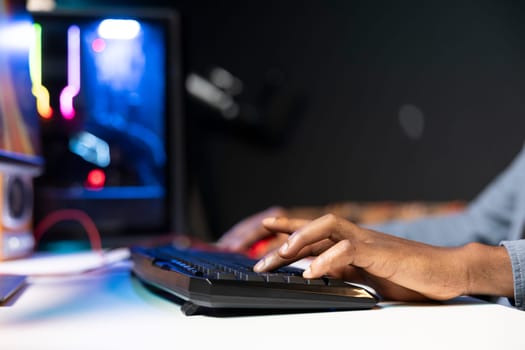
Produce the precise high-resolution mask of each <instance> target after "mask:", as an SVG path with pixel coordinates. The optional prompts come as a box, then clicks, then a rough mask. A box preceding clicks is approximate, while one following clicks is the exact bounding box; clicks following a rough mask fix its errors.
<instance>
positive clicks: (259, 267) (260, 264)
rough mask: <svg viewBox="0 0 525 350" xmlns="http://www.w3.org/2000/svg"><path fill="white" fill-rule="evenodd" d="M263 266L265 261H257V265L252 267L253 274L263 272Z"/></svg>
mask: <svg viewBox="0 0 525 350" xmlns="http://www.w3.org/2000/svg"><path fill="white" fill-rule="evenodd" d="M265 265H266V261H265V259H264V258H263V259H261V260H259V262H258V263H257V264H255V266H254V267H253V271H255V272H263V271H264V267H265Z"/></svg>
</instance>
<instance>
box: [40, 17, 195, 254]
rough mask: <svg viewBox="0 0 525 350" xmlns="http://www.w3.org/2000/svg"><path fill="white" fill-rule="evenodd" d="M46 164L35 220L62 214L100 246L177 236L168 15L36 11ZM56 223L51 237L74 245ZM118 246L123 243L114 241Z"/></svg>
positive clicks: (177, 95) (179, 199)
mask: <svg viewBox="0 0 525 350" xmlns="http://www.w3.org/2000/svg"><path fill="white" fill-rule="evenodd" d="M32 15H33V18H34V27H35V32H36V38H37V43H38V44H37V48H38V50H37V51H38V52H37V54H36V58H35V63H34V65H35V66H36V67H37V69H35V71H37V72H36V73H35V74H36V75H37V77H36V79H34V80H36V81H37V85H39V89H40V90H39V91H40V92H41V93H40V94H39V95H38V96H37V102H38V103H37V106H38V114H39V120H40V125H41V129H42V145H43V155H44V158H45V160H46V161H45V168H44V172H43V174H42V175H41V176H40V177H39V178H38V179H37V181H36V186H35V187H36V188H35V220H36V222H39V221H41V220H44V219H45V218H46V217H47V216H49V215H51V214H52V213H53V212H56V211H59V210H65V209H74V210H77V211H82V212H83V213H85V214H87V215H89V217H90V218H91V219H92V220H93V221H94V223H95V225H96V226H97V228H98V230H99V232H100V233H101V236H102V240H103V241H104V239H106V241H107V242H110V241H111V242H114V241H119V242H123V243H125V242H126V241H127V240H128V239H130V240H133V239H135V238H137V237H139V236H140V237H142V236H143V235H144V236H146V235H157V234H167V233H174V232H180V231H184V230H185V219H184V216H185V213H184V203H183V202H184V186H183V184H184V179H183V178H184V161H183V159H182V156H183V151H182V147H183V139H182V138H183V135H184V132H183V120H182V93H181V86H182V85H181V84H182V69H181V52H180V47H181V45H180V36H179V34H180V33H179V30H180V24H179V17H178V15H177V13H176V11H175V10H173V9H160V8H159V9H144V8H140V9H139V8H137V9H107V8H104V9H95V10H93V9H92V10H74V11H69V10H55V11H52V12H34V13H33V14H32ZM79 232H80V234H83V233H82V229H81V227H80V226H79V224H78V222H75V220H69V221H67V220H62V222H60V223H57V224H55V225H54V226H53V227H52V228H50V229H49V232H47V233H46V234H45V236H43V238H44V237H47V239H49V240H54V239H55V238H56V239H59V238H60V239H70V238H73V239H76V238H77V237H78V235H79ZM118 244H121V243H118Z"/></svg>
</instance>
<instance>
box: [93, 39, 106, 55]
mask: <svg viewBox="0 0 525 350" xmlns="http://www.w3.org/2000/svg"><path fill="white" fill-rule="evenodd" d="M91 48H92V49H93V51H95V52H98V53H100V52H102V51H104V49H105V48H106V41H105V40H104V39H102V38H97V39H95V40H93V42H92V43H91Z"/></svg>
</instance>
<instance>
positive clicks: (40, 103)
mask: <svg viewBox="0 0 525 350" xmlns="http://www.w3.org/2000/svg"><path fill="white" fill-rule="evenodd" d="M33 28H34V31H35V40H34V44H33V45H31V49H30V50H29V73H30V76H31V82H32V84H33V88H32V89H31V92H32V94H33V95H34V96H35V97H36V109H37V111H38V114H39V115H40V116H41V117H42V118H44V119H49V118H51V117H52V116H53V109H52V108H51V105H50V104H49V91H48V90H47V88H46V87H45V86H43V85H42V26H41V25H40V24H38V23H34V24H33Z"/></svg>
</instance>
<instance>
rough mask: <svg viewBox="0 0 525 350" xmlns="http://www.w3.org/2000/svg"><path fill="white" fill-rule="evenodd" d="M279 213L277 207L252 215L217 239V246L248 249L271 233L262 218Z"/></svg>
mask: <svg viewBox="0 0 525 350" xmlns="http://www.w3.org/2000/svg"><path fill="white" fill-rule="evenodd" d="M278 213H279V211H278V209H277V208H270V209H268V210H265V211H263V212H261V213H258V214H255V215H252V216H250V217H249V218H247V219H245V220H243V221H241V222H240V223H238V224H237V225H235V226H233V227H232V228H231V229H230V230H229V231H227V232H226V233H225V234H224V235H223V236H222V237H221V238H220V239H219V240H218V241H217V246H219V247H222V248H227V249H231V250H243V249H247V248H248V247H249V246H250V245H252V244H253V243H255V242H257V241H258V240H261V239H263V238H265V237H267V236H268V235H270V232H269V231H268V230H266V229H265V228H264V226H263V225H262V220H263V219H264V218H265V217H267V216H269V215H275V214H278Z"/></svg>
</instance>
